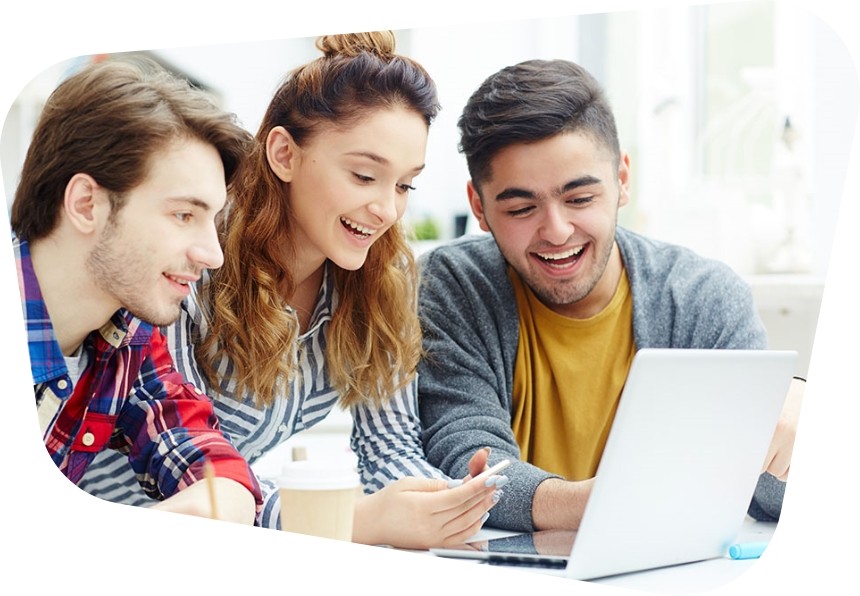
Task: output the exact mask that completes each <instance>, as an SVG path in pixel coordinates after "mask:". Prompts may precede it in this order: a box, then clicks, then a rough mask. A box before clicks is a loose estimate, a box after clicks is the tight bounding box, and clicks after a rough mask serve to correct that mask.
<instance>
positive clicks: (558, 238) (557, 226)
mask: <svg viewBox="0 0 860 596" xmlns="http://www.w3.org/2000/svg"><path fill="white" fill-rule="evenodd" d="M574 230H575V227H574V225H573V221H571V219H570V217H569V215H568V214H567V213H565V210H564V208H563V207H559V206H557V205H552V204H550V205H547V206H546V210H545V212H544V219H543V222H542V225H541V229H540V235H541V239H542V240H546V241H547V242H549V243H551V244H557V245H561V244H564V243H565V242H567V240H568V239H569V238H570V237H571V236H572V235H573V232H574Z"/></svg>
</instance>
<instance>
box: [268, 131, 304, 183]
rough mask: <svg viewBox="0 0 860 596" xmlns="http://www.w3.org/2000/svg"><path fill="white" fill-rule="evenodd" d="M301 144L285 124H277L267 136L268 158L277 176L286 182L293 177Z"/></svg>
mask: <svg viewBox="0 0 860 596" xmlns="http://www.w3.org/2000/svg"><path fill="white" fill-rule="evenodd" d="M298 149H299V146H298V145H297V144H296V142H295V140H293V136H292V135H291V134H290V133H289V131H288V130H287V129H286V128H284V127H283V126H276V127H275V128H273V129H272V130H270V131H269V134H268V135H267V136H266V159H267V160H268V162H269V167H270V168H272V171H273V172H274V173H275V176H277V177H278V178H280V179H281V180H283V181H284V182H290V181H292V179H293V172H294V170H295V167H296V160H297V158H298Z"/></svg>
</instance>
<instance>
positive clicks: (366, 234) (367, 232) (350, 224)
mask: <svg viewBox="0 0 860 596" xmlns="http://www.w3.org/2000/svg"><path fill="white" fill-rule="evenodd" d="M340 223H341V224H343V227H344V228H346V229H347V230H348V231H349V232H350V233H351V234H352V235H353V236H355V237H356V238H359V239H361V240H366V239H367V238H370V237H371V236H373V234H375V233H376V230H372V229H370V228H365V227H364V226H362V225H361V224H357V223H355V222H354V221H352V220H351V219H349V218H348V217H341V218H340Z"/></svg>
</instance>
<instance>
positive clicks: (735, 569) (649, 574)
mask: <svg viewBox="0 0 860 596" xmlns="http://www.w3.org/2000/svg"><path fill="white" fill-rule="evenodd" d="M775 529H776V524H775V523H767V522H757V521H754V520H752V519H747V520H746V521H745V522H744V525H743V527H742V528H741V531H740V533H739V535H738V539H737V542H768V541H769V540H770V539H771V537H772V536H773V532H774V530H775ZM515 534H517V532H507V531H503V530H496V529H491V528H485V529H482V530H481V531H480V532H478V533H477V534H476V535H475V536H473V537H472V538H471V539H470V540H469V542H472V541H478V540H488V539H490V538H499V537H503V536H512V535H515ZM462 561H463V562H464V564H475V565H485V564H486V563H483V562H481V561H471V560H468V559H462ZM755 562H756V560H755V559H747V560H734V559H732V558H730V557H729V556H728V554H727V555H726V556H725V557H721V558H717V559H710V560H707V561H698V562H696V563H687V564H684V565H674V566H672V567H664V568H661V569H652V570H648V571H639V572H635V573H627V574H624V575H616V576H612V577H605V578H600V579H594V580H589V581H590V582H592V583H597V584H605V585H611V586H617V587H624V588H632V589H637V590H643V591H646V592H657V593H660V594H690V593H691V592H694V591H695V592H699V591H705V590H710V589H714V588H718V587H720V586H723V585H725V584H727V583H728V582H730V581H731V580H733V579H735V578H737V577H738V576H740V575H742V574H743V573H744V571H746V570H747V569H749V568H750V566H751V565H753V564H755ZM511 569H517V570H522V571H523V572H524V573H541V574H546V575H556V576H560V577H564V570H563V569H547V568H542V567H519V566H516V567H511Z"/></svg>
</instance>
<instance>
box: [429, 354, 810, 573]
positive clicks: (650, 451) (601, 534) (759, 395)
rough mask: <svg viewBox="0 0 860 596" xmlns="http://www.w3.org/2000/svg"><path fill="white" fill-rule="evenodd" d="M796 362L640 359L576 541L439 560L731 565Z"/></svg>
mask: <svg viewBox="0 0 860 596" xmlns="http://www.w3.org/2000/svg"><path fill="white" fill-rule="evenodd" d="M796 358H797V353H796V352H793V351H782V350H711V349H706V350H689V349H641V350H639V351H638V352H637V354H636V355H635V357H634V359H633V363H632V366H631V368H630V373H629V374H628V377H627V381H626V383H625V386H624V389H623V391H622V394H621V398H620V401H619V403H618V409H617V412H616V414H615V419H614V421H613V425H612V428H611V430H610V433H609V435H608V437H607V442H606V446H605V448H604V451H603V456H602V458H601V460H600V464H599V466H598V469H597V473H596V479H595V482H594V485H593V487H592V492H591V496H590V497H589V500H588V504H587V506H586V508H585V512H584V516H583V518H582V522H581V524H580V527H579V530H578V532H567V533H565V532H551V533H547V532H536V533H533V534H524V535H518V536H513V537H508V538H501V539H495V540H491V541H489V542H481V543H473V544H469V545H464V547H462V548H446V549H431V552H433V553H434V554H436V555H440V556H453V557H467V558H477V559H482V560H485V561H488V562H491V563H510V564H530V563H531V564H539V565H544V566H550V567H552V566H561V567H564V569H565V571H564V574H565V575H566V576H568V577H571V578H575V579H594V578H598V577H606V576H610V575H617V574H621V573H628V572H633V571H641V570H645V569H654V568H658V567H666V566H670V565H677V564H681V563H690V562H693V561H701V560H705V559H712V558H716V557H722V556H725V555H726V553H727V550H728V547H729V546H730V544H731V543H732V542H733V541H734V540H735V538H736V537H737V535H738V533H739V532H740V530H741V527H742V525H743V523H744V519H745V517H746V512H747V509H748V507H749V504H750V501H751V499H752V495H753V492H754V490H755V486H756V483H757V481H758V477H759V474H760V472H761V468H762V465H763V463H764V459H765V456H766V455H767V450H768V447H769V445H770V441H771V438H772V436H773V432H774V430H775V428H776V423H777V420H778V418H779V414H780V412H781V410H782V405H783V402H784V400H785V396H786V393H787V392H788V387H789V384H790V382H791V378H792V375H793V374H794V370H795V361H796ZM571 542H572V546H570V544H571ZM544 543H546V544H554V545H555V546H554V548H555V549H556V550H555V551H554V552H553V550H552V547H550V546H547V547H543V546H539V545H542V544H544ZM536 545H538V546H537V547H536Z"/></svg>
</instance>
